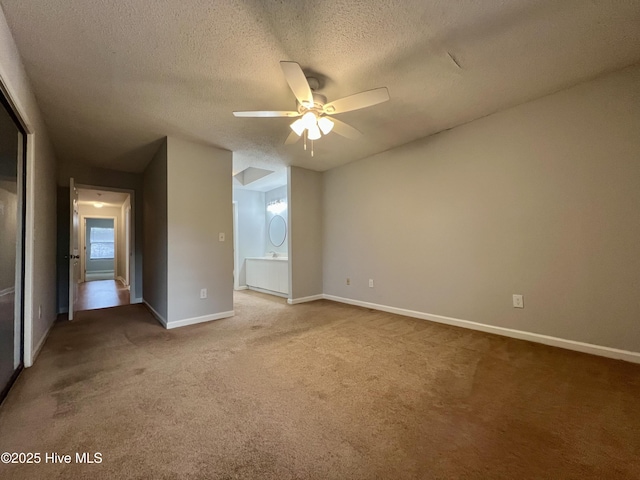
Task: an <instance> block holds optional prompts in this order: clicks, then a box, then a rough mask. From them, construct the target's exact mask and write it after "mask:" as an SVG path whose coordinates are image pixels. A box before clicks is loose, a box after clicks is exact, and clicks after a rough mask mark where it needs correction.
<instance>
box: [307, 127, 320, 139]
mask: <svg viewBox="0 0 640 480" xmlns="http://www.w3.org/2000/svg"><path fill="white" fill-rule="evenodd" d="M321 136H322V135H321V134H320V129H319V128H318V125H313V126H312V127H311V128H309V140H318V139H319V138H320V137H321Z"/></svg>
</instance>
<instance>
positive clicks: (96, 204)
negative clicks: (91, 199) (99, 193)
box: [93, 202, 104, 208]
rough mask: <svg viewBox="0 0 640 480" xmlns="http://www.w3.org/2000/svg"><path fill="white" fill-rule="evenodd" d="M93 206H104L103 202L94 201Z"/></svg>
mask: <svg viewBox="0 0 640 480" xmlns="http://www.w3.org/2000/svg"><path fill="white" fill-rule="evenodd" d="M93 206H94V207H96V208H102V207H104V203H102V202H95V203H94V204H93Z"/></svg>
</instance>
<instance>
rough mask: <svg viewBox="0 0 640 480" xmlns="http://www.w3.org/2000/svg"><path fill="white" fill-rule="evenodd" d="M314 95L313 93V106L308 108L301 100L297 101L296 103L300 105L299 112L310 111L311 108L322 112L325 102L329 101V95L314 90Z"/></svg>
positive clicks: (319, 112)
mask: <svg viewBox="0 0 640 480" xmlns="http://www.w3.org/2000/svg"><path fill="white" fill-rule="evenodd" d="M312 95H313V107H311V108H308V107H306V106H304V105H302V104H301V103H300V102H297V101H296V104H297V107H298V113H305V112H308V111H309V110H315V111H316V112H317V113H318V115H320V114H321V113H322V107H323V105H324V104H325V103H327V97H325V96H324V95H321V94H319V93H316V92H312Z"/></svg>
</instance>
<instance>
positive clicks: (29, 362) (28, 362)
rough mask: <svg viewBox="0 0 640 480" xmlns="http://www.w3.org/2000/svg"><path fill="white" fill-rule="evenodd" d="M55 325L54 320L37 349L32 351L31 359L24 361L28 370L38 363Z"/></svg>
mask: <svg viewBox="0 0 640 480" xmlns="http://www.w3.org/2000/svg"><path fill="white" fill-rule="evenodd" d="M54 323H55V320H52V321H51V323H50V324H49V328H47V331H46V332H44V335H43V336H42V338H41V339H40V341H39V342H38V344H37V345H36V347H35V348H34V349H33V350H31V358H30V359H26V358H25V359H24V366H25V367H26V368H28V367H31V366H32V365H33V364H34V363H35V362H36V358H38V355H39V354H40V350H42V347H44V344H45V342H46V341H47V338H49V333H50V332H51V329H52V328H53V324H54Z"/></svg>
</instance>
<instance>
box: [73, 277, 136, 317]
mask: <svg viewBox="0 0 640 480" xmlns="http://www.w3.org/2000/svg"><path fill="white" fill-rule="evenodd" d="M121 305H129V289H128V288H127V287H125V286H124V285H123V284H122V283H120V282H118V281H117V280H94V281H92V282H84V283H81V284H80V285H79V286H78V306H77V309H78V310H96V309H98V308H108V307H119V306H121Z"/></svg>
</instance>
